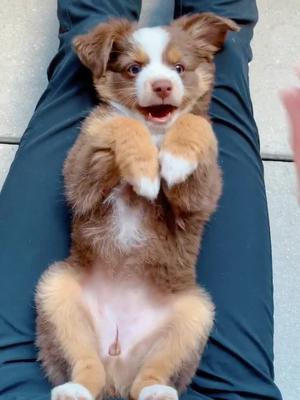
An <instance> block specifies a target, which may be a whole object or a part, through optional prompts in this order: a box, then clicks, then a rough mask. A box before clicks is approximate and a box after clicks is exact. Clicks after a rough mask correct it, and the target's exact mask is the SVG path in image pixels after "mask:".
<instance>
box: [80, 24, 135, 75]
mask: <svg viewBox="0 0 300 400" xmlns="http://www.w3.org/2000/svg"><path fill="white" fill-rule="evenodd" d="M133 29H134V24H133V23H132V22H129V21H128V20H126V19H113V20H111V21H109V22H106V23H104V24H100V25H98V26H97V27H96V28H94V29H93V30H92V31H91V32H89V33H87V34H85V35H81V36H77V37H76V38H75V39H74V41H73V46H74V48H75V51H76V53H77V55H78V57H79V59H80V61H81V62H82V64H83V65H85V66H86V67H87V68H89V69H90V70H91V72H92V73H93V75H94V77H95V78H100V77H101V76H102V75H103V74H104V72H105V70H106V67H107V63H108V61H109V56H110V54H111V51H112V48H113V45H114V43H116V42H117V41H118V40H120V39H122V38H124V37H126V36H127V35H128V34H129V33H130V32H131V31H133Z"/></svg>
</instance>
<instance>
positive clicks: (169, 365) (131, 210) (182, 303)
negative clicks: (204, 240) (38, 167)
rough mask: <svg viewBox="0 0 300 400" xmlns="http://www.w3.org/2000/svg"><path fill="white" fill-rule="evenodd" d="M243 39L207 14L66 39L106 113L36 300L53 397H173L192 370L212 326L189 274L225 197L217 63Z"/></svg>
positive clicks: (71, 168) (76, 166) (103, 28)
mask: <svg viewBox="0 0 300 400" xmlns="http://www.w3.org/2000/svg"><path fill="white" fill-rule="evenodd" d="M237 29H238V27H237V25H236V24H235V23H234V22H232V21H231V20H228V19H224V18H220V17H217V16H215V15H213V14H208V13H207V14H206V13H205V14H195V15H192V16H185V17H182V18H180V19H178V20H176V21H174V22H173V23H172V24H171V25H170V26H168V27H154V28H140V29H138V28H137V26H136V25H135V24H134V23H131V22H128V21H127V20H111V21H110V22H107V23H105V24H102V25H99V26H98V27H96V28H95V29H94V30H93V31H91V32H90V33H88V34H86V35H83V36H79V37H77V38H76V39H75V41H74V47H75V50H76V52H77V54H78V57H79V58H80V60H81V62H82V63H83V64H84V65H85V66H86V67H87V68H89V69H90V71H91V73H92V76H93V81H94V85H95V88H96V90H97V92H98V93H99V96H100V104H99V106H98V107H96V109H95V110H94V111H93V112H92V113H91V114H90V116H89V117H88V118H87V120H86V121H85V122H84V124H83V127H82V131H81V134H80V135H79V137H78V139H77V141H76V143H75V145H74V146H73V148H72V149H71V151H70V153H69V155H68V158H67V160H66V162H65V166H64V177H65V187H66V197H67V200H68V202H69V204H70V206H71V207H72V210H73V224H72V247H71V252H70V256H69V257H68V259H66V260H65V261H62V262H57V263H55V264H54V265H52V266H51V267H50V268H49V269H48V270H47V271H46V272H45V273H44V274H43V276H42V277H41V279H40V282H39V284H38V288H37V294H36V304H37V312H38V317H37V332H38V337H37V345H38V347H39V358H40V360H41V361H42V364H43V366H44V368H45V371H46V374H47V376H48V377H49V379H50V381H51V382H52V383H53V384H54V385H55V388H54V389H53V390H52V400H70V399H76V400H92V399H96V398H99V397H100V396H103V395H107V396H122V397H128V396H129V397H131V398H132V399H134V400H150V399H151V400H163V399H168V400H176V399H177V396H178V391H179V392H180V391H182V390H183V389H184V388H185V387H186V385H187V384H188V383H189V382H190V380H191V377H192V375H193V373H194V372H195V369H196V366H197V364H198V362H199V360H200V357H201V354H202V352H203V349H204V346H205V345H206V342H207V339H208V336H209V334H210V331H211V329H212V326H213V318H214V306H213V303H212V301H211V300H210V298H209V296H208V295H207V294H206V293H205V291H204V290H203V289H201V288H199V287H198V286H197V284H196V276H195V275H196V274H195V263H196V258H197V254H198V251H199V247H200V242H201V237H202V233H203V229H204V225H205V223H206V222H207V221H208V220H209V218H210V216H211V214H212V213H213V212H214V210H215V208H216V205H217V201H218V198H219V196H220V191H221V174H220V170H219V167H218V164H217V142H216V139H215V136H214V133H213V131H212V127H211V124H210V122H209V119H208V114H207V113H208V107H209V103H210V98H211V91H212V85H213V79H214V65H213V57H214V54H215V53H216V52H217V51H218V50H219V49H220V48H221V47H222V45H223V43H224V40H225V37H226V33H227V32H228V31H230V30H237Z"/></svg>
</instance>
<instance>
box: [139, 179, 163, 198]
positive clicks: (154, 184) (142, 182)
mask: <svg viewBox="0 0 300 400" xmlns="http://www.w3.org/2000/svg"><path fill="white" fill-rule="evenodd" d="M132 186H133V189H134V191H135V192H136V193H137V194H138V195H140V196H143V197H145V198H146V199H148V200H155V199H156V197H157V195H158V192H159V188H160V180H159V178H154V179H151V178H147V177H145V176H142V177H141V178H137V179H135V181H134V182H132Z"/></svg>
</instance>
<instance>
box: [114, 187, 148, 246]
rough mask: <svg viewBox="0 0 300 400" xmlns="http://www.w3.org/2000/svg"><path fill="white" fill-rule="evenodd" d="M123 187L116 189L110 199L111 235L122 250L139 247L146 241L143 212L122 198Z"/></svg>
mask: <svg viewBox="0 0 300 400" xmlns="http://www.w3.org/2000/svg"><path fill="white" fill-rule="evenodd" d="M122 189H123V188H122V187H120V188H116V189H114V191H113V192H112V193H111V195H110V196H109V197H108V199H107V200H106V202H108V203H109V204H110V205H111V207H112V219H111V227H110V231H111V235H112V238H113V240H114V242H115V245H116V246H117V247H118V248H120V249H121V250H126V249H130V248H134V247H139V246H141V245H143V244H144V242H145V240H146V234H145V230H144V229H143V214H144V213H143V210H142V208H141V207H139V206H136V205H134V206H132V205H130V204H129V203H128V202H127V201H126V200H125V199H124V198H123V196H122Z"/></svg>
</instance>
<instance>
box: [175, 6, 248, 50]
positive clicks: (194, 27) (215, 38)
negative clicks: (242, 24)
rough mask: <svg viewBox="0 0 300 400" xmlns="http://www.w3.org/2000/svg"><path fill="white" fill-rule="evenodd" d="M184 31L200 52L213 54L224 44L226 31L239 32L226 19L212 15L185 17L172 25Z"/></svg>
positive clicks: (235, 26) (236, 26)
mask: <svg viewBox="0 0 300 400" xmlns="http://www.w3.org/2000/svg"><path fill="white" fill-rule="evenodd" d="M173 24H174V25H175V26H178V27H180V28H181V29H183V30H184V31H186V32H187V33H188V34H189V35H190V36H191V38H193V39H194V40H195V46H196V47H197V48H198V49H199V50H200V51H201V50H202V52H207V53H210V54H211V55H213V54H215V53H216V52H217V51H218V50H220V49H221V48H222V47H223V45H224V42H225V39H226V35H227V33H228V31H239V29H240V28H239V26H238V25H237V24H236V23H235V22H234V21H232V20H231V19H228V18H223V17H219V16H217V15H215V14H213V13H201V14H192V15H185V16H183V17H181V18H178V19H177V20H175V21H174V23H173Z"/></svg>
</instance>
